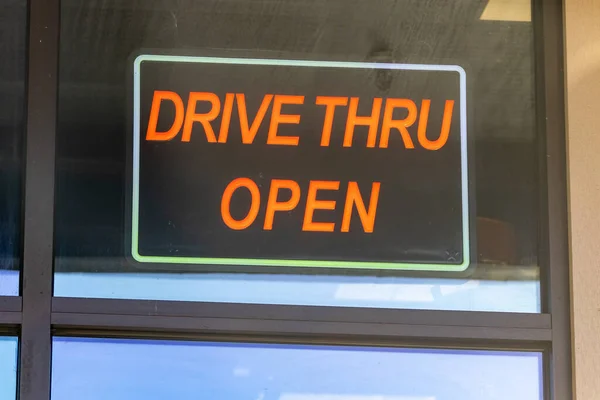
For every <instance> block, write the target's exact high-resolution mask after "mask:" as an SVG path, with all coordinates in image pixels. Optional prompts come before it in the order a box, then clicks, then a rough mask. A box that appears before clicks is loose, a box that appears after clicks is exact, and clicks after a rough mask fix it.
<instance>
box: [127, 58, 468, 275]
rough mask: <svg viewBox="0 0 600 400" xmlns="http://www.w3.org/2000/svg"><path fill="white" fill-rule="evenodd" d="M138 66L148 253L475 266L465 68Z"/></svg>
mask: <svg viewBox="0 0 600 400" xmlns="http://www.w3.org/2000/svg"><path fill="white" fill-rule="evenodd" d="M133 69H134V83H133V141H132V143H133V146H132V149H131V154H132V163H133V168H132V184H131V188H132V204H131V205H132V207H131V211H132V216H131V222H132V236H131V238H132V240H131V246H132V248H131V249H132V256H133V258H134V259H135V260H137V261H138V262H142V263H176V264H198V265H217V266H218V265H238V266H272V267H313V268H338V267H339V268H353V269H378V270H419V271H462V270H465V269H466V268H467V267H468V266H469V263H470V255H469V251H470V250H469V249H470V246H469V237H470V232H469V224H470V220H469V214H470V213H469V206H468V200H469V185H468V171H467V166H468V162H467V149H468V146H467V136H466V135H467V132H466V126H467V123H466V98H465V97H466V76H465V72H464V70H463V69H462V68H460V67H457V66H448V65H408V64H383V63H353V62H325V61H323V62H321V61H304V60H279V59H249V58H215V57H187V56H169V55H142V56H139V57H137V58H136V60H135V63H134V68H133Z"/></svg>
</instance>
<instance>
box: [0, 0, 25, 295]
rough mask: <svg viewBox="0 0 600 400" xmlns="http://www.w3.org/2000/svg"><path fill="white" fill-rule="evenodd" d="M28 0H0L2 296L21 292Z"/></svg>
mask: <svg viewBox="0 0 600 400" xmlns="http://www.w3.org/2000/svg"><path fill="white" fill-rule="evenodd" d="M26 18H27V1H25V0H16V1H15V0H13V1H3V2H0V296H1V295H12V296H16V295H18V294H19V272H18V268H19V263H20V262H19V253H20V245H19V243H20V232H19V230H20V226H21V137H22V134H23V131H24V127H25V120H24V109H25V51H26V29H27V25H26Z"/></svg>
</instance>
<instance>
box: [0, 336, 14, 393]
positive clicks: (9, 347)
mask: <svg viewBox="0 0 600 400" xmlns="http://www.w3.org/2000/svg"><path fill="white" fill-rule="evenodd" d="M16 398H17V338H12V337H1V336H0V400H15V399H16Z"/></svg>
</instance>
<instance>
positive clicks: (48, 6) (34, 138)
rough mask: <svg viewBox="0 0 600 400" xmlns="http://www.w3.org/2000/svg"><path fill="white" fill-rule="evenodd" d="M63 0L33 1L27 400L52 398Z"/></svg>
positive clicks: (23, 377) (23, 378)
mask: <svg viewBox="0 0 600 400" xmlns="http://www.w3.org/2000/svg"><path fill="white" fill-rule="evenodd" d="M59 15H60V1H59V0H30V1H29V49H28V55H29V56H28V71H27V81H28V84H27V128H26V133H25V174H24V176H25V183H24V188H25V193H24V211H23V212H24V223H23V230H24V231H23V274H22V296H23V311H22V312H23V314H22V329H21V341H20V343H21V348H20V355H19V364H20V370H19V397H20V399H21V400H34V399H35V400H40V399H49V398H50V367H51V365H50V364H51V333H50V321H51V318H50V317H51V315H50V314H51V302H52V263H53V236H54V233H53V231H54V164H55V137H56V112H57V106H56V104H57V73H58V33H59Z"/></svg>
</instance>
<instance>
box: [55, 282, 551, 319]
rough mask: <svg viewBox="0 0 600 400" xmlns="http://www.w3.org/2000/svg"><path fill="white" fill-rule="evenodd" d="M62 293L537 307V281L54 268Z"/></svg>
mask: <svg viewBox="0 0 600 400" xmlns="http://www.w3.org/2000/svg"><path fill="white" fill-rule="evenodd" d="M54 295H55V296H61V297H90V298H119V299H143V300H173V301H176V300H183V301H207V302H226V303H229V302H231V303H261V304H286V305H287V304H289V305H315V306H334V307H381V308H409V309H423V310H424V309H429V310H461V311H462V310H467V311H511V312H528V313H539V312H540V285H539V282H538V281H493V280H487V281H486V280H482V281H478V280H468V279H433V278H432V279H423V278H405V277H385V278H384V277H364V276H362V277H360V276H310V275H306V276H298V275H290V276H277V275H260V274H257V275H247V274H239V275H235V274H158V273H157V274H150V273H144V274H128V273H56V274H55V278H54Z"/></svg>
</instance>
